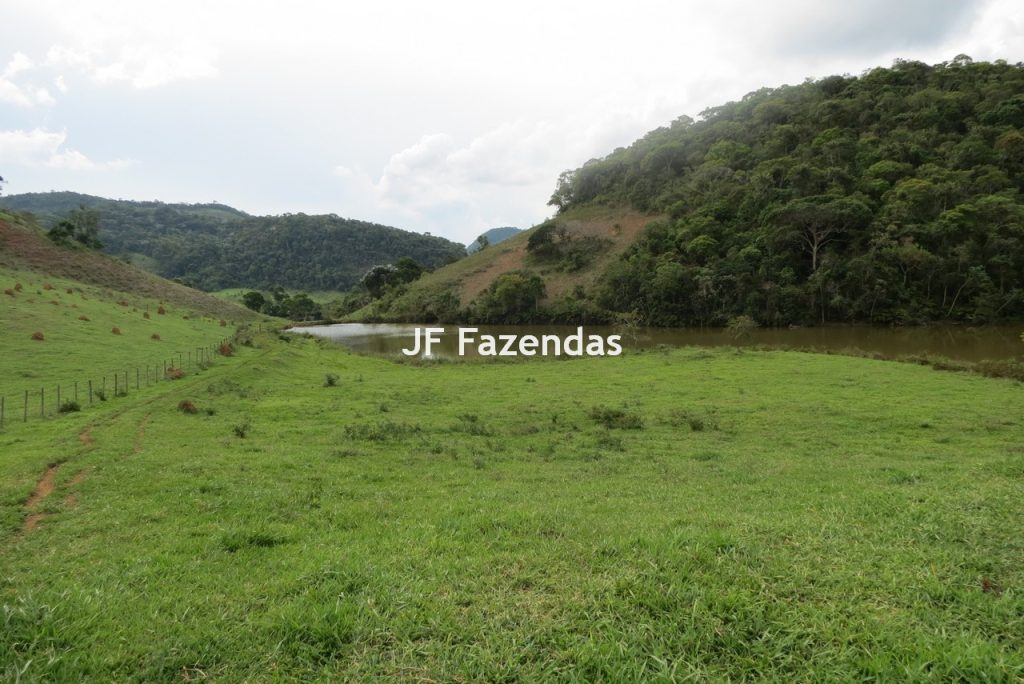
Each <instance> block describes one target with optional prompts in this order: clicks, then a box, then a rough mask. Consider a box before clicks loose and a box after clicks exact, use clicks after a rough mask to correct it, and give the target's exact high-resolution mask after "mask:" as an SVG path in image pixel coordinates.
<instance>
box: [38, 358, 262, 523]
mask: <svg viewBox="0 0 1024 684" xmlns="http://www.w3.org/2000/svg"><path fill="white" fill-rule="evenodd" d="M268 353H269V351H268V352H264V353H262V354H260V355H259V356H258V357H257V359H261V358H263V357H265V356H266V355H267V354H268ZM255 360H256V359H252V360H249V361H247V363H251V362H252V361H255ZM243 365H244V364H243ZM193 378H195V376H193ZM183 384H184V385H185V386H189V385H192V384H193V383H183ZM178 390H179V388H177V387H174V388H172V387H168V389H167V391H164V392H160V393H159V394H157V395H156V396H154V397H150V398H148V399H146V400H145V401H143V402H142V403H141V404H136V405H134V406H126V407H124V408H122V409H119V410H115V411H112V412H111V413H109V414H107V415H106V416H103V417H101V418H99V419H98V420H97V421H95V422H94V423H92V424H90V425H87V426H86V427H85V428H84V429H83V430H82V431H81V432H80V433H79V434H78V439H79V441H80V442H81V443H82V447H81V449H80V450H79V451H78V452H77V453H76V454H75V455H76V456H78V455H81V454H82V453H85V452H86V451H88V450H90V449H91V448H92V447H93V446H94V443H93V436H92V429H93V428H94V427H96V425H97V424H101V425H112V424H113V423H115V422H116V421H117V420H119V419H120V418H121V417H122V416H124V414H126V413H128V412H129V411H132V410H134V409H137V408H139V407H140V406H152V405H153V404H155V403H157V402H158V401H162V400H164V399H166V398H167V396H169V395H170V394H172V393H173V392H175V391H178ZM152 415H153V414H152V413H147V414H146V415H145V416H143V418H142V420H141V421H140V422H139V426H138V428H137V429H136V432H135V440H134V442H133V444H132V451H131V455H135V454H139V453H141V452H142V449H143V440H144V439H145V436H146V426H147V425H148V424H149V421H150V418H151V417H152ZM68 460H69V459H64V460H63V461H57V462H54V463H51V464H50V465H49V466H47V469H46V472H45V473H43V476H42V477H41V478H40V479H39V481H38V482H37V483H36V487H35V489H34V490H33V491H32V494H31V495H30V496H29V497H28V499H27V500H26V501H25V505H24V508H25V511H26V513H27V515H26V516H25V521H24V522H23V523H22V526H21V533H22V535H25V534H28V533H30V532H32V531H33V530H35V529H36V528H37V527H38V526H39V523H40V522H41V521H42V520H43V518H45V517H47V515H48V514H47V513H46V512H44V511H40V510H38V509H39V507H40V506H41V505H42V503H43V502H44V501H45V500H46V499H47V497H49V496H50V495H51V494H53V492H54V491H55V490H56V489H57V485H56V478H57V472H58V470H59V469H60V467H61V466H62V465H63V464H64V463H66V462H67V461H68ZM91 470H92V469H91V468H83V469H82V470H80V471H78V472H77V473H75V475H74V476H73V477H72V478H71V479H70V480H68V481H67V482H66V483H65V484H63V485H62V486H61V489H72V488H74V487H76V486H77V485H79V484H80V483H81V482H82V480H84V479H85V478H86V477H87V476H88V474H89V472H90V471H91ZM77 503H78V498H77V497H76V496H75V493H74V492H73V491H72V492H69V493H68V494H67V496H65V498H64V504H65V505H66V506H69V507H70V506H74V505H76V504H77Z"/></svg>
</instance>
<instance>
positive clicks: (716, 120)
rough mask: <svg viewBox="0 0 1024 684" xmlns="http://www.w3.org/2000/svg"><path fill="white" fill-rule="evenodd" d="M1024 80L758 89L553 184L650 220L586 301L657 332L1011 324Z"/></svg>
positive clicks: (942, 73) (1022, 292)
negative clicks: (631, 314)
mask: <svg viewBox="0 0 1024 684" xmlns="http://www.w3.org/2000/svg"><path fill="white" fill-rule="evenodd" d="M1022 190H1024V68H1022V65H1021V64H1007V63H1004V62H994V63H987V62H974V61H972V60H971V59H970V58H968V57H964V56H960V57H957V58H956V59H954V60H952V61H951V62H947V63H942V64H938V65H935V66H929V65H926V64H923V63H920V62H912V61H897V62H896V63H895V64H894V65H893V66H892V68H887V69H886V68H878V69H873V70H871V71H869V72H866V73H864V74H863V75H861V76H859V77H853V76H830V77H828V78H824V79H821V80H818V81H808V82H805V83H803V84H801V85H796V86H782V87H779V88H765V89H762V90H759V91H756V92H753V93H750V94H749V95H747V96H746V97H744V98H743V99H742V100H740V101H739V102H732V103H729V104H726V105H723V106H720V107H715V108H712V109H708V110H706V111H705V112H703V113H702V114H701V116H700V119H699V120H698V121H694V120H692V119H690V118H688V117H685V116H684V117H680V118H679V119H677V120H676V121H674V122H673V123H672V125H670V126H668V127H665V128H659V129H657V130H655V131H651V132H650V133H648V134H647V135H646V136H644V137H643V138H642V139H640V140H638V141H636V142H635V143H633V144H632V145H630V146H629V147H628V148H625V149H622V148H620V149H618V150H616V151H615V152H613V153H612V154H610V155H608V156H607V157H604V158H603V159H596V160H591V161H590V162H588V163H586V164H585V165H583V166H582V167H581V168H579V169H576V170H574V171H567V172H565V173H564V174H562V176H561V177H560V178H559V181H558V185H557V188H556V190H555V193H554V195H553V196H552V198H551V204H553V205H554V206H556V207H557V208H558V210H559V211H560V212H567V211H570V210H572V209H574V208H577V207H582V206H587V205H592V204H605V205H613V206H617V205H623V204H631V205H633V206H634V207H637V208H639V209H641V210H643V211H647V212H650V213H652V214H659V215H663V216H664V218H663V219H662V220H658V221H656V222H655V223H654V224H652V225H651V226H650V227H649V228H648V230H647V231H646V232H645V234H644V235H643V237H642V238H641V239H640V240H639V241H638V242H637V243H636V244H635V245H634V246H633V247H632V248H631V249H630V250H629V251H628V252H627V253H626V254H625V255H624V256H623V258H622V259H621V260H620V261H618V262H617V263H616V264H615V265H614V266H613V267H612V268H611V269H610V270H609V271H608V272H607V273H605V274H604V275H603V278H602V281H601V285H600V286H599V287H598V288H597V290H595V291H594V292H593V293H592V296H593V298H594V300H595V302H596V303H597V304H598V305H599V306H601V307H603V308H604V309H605V310H608V311H618V312H624V311H636V312H637V313H638V314H639V315H640V316H641V317H642V318H643V320H645V321H646V322H648V323H652V324H655V325H694V324H723V323H725V322H726V321H727V320H728V319H730V318H732V317H735V316H741V315H747V316H751V317H753V318H754V319H755V320H757V321H758V322H760V323H762V324H770V325H780V324H793V323H808V322H827V321H870V322H877V323H921V322H928V321H938V320H957V321H972V322H984V321H993V320H998V319H1006V318H1014V319H1020V318H1024V203H1022V194H1021V192H1022Z"/></svg>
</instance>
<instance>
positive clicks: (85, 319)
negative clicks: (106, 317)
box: [78, 314, 89, 321]
mask: <svg viewBox="0 0 1024 684" xmlns="http://www.w3.org/2000/svg"><path fill="white" fill-rule="evenodd" d="M78 320H80V321H88V320H89V317H88V316H86V315H85V314H82V315H81V316H79V317H78Z"/></svg>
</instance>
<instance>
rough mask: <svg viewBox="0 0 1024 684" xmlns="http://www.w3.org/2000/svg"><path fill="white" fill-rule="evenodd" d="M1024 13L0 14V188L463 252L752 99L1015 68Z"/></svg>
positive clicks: (20, 0) (49, 10) (101, 5)
mask: <svg viewBox="0 0 1024 684" xmlns="http://www.w3.org/2000/svg"><path fill="white" fill-rule="evenodd" d="M1022 8H1024V3H1022V2H1020V1H1019V0H1016V1H1008V0H992V1H979V2H967V1H965V0H953V1H949V2H946V1H931V2H928V1H924V0H863V1H860V2H855V1H852V0H850V1H847V2H822V1H821V0H798V1H776V2H763V1H762V2H738V1H732V2H728V1H726V2H712V1H711V0H706V1H705V2H700V3H697V2H686V1H682V0H674V1H673V0H666V1H663V2H645V1H643V0H639V1H635V2H631V3H626V2H616V3H610V2H595V1H593V0H590V1H588V2H552V1H550V0H549V1H546V2H534V1H533V0H525V1H523V0H518V1H516V2H507V3H502V4H500V5H499V4H497V3H490V2H485V1H481V0H476V1H474V2H450V1H447V0H434V1H432V2H423V1H422V0H420V1H416V2H387V1H377V2H361V3H358V4H357V3H353V2H346V1H344V0H334V1H331V0H323V1H320V0H294V1H293V2H288V3H285V2H273V1H270V0H245V1H237V2H236V1H234V0H202V1H201V2H194V1H193V0H174V2H158V1H149V0H147V1H146V2H138V1H137V0H136V1H119V0H88V1H82V0H78V1H76V0H63V1H62V0H0V176H3V177H4V178H6V179H7V180H8V184H7V185H6V186H5V188H4V193H5V194H11V193H20V192H34V191H47V190H51V189H52V190H75V191H79V192H86V193H91V194H96V195H102V196H106V197H115V198H117V197H120V198H125V199H159V200H163V201H168V202H208V201H212V200H216V201H219V202H224V203H226V204H230V205H232V206H235V207H238V208H240V209H243V210H245V211H248V212H251V213H257V214H280V213H286V212H292V213H297V212H305V213H335V214H339V215H341V216H347V217H351V218H359V219H364V220H370V221H376V222H380V223H385V224H389V225H394V226H397V227H399V228H405V229H408V230H415V231H419V232H423V231H430V232H432V233H434V234H435V235H444V236H446V237H449V238H451V239H454V240H458V241H460V242H468V241H470V240H471V239H472V238H474V237H475V236H476V235H477V234H479V233H480V232H482V231H483V230H486V229H487V228H491V227H495V226H502V225H515V226H519V227H528V226H530V225H532V224H534V223H536V222H538V221H540V220H542V219H543V218H545V217H546V216H548V215H549V214H550V211H551V210H550V208H549V207H547V206H546V203H547V200H548V198H549V197H550V195H551V191H552V190H553V189H554V184H555V179H556V178H557V176H558V174H559V173H560V172H561V171H562V170H564V169H567V168H575V167H577V166H580V165H581V164H582V163H583V162H585V161H587V160H588V159H590V158H592V157H598V156H603V155H605V154H607V153H609V152H611V151H612V150H613V149H615V148H616V147H619V146H624V145H628V144H629V143H630V142H632V141H633V140H635V139H636V138H638V137H639V136H641V135H643V134H644V133H645V132H646V131H648V130H650V129H652V128H656V127H658V126H661V125H665V124H667V123H669V122H671V121H672V120H673V119H675V118H676V117H678V116H679V115H681V114H687V115H690V116H693V117H695V118H696V116H697V115H698V113H699V112H700V111H701V110H703V109H705V108H706V107H709V106H714V105H718V104H722V103H724V102H726V101H729V100H735V99H737V98H739V97H742V96H743V95H744V94H745V93H747V92H749V91H751V90H755V89H757V88H760V87H762V86H777V85H781V84H783V83H799V82H801V81H803V80H804V79H805V78H808V77H815V78H817V77H821V76H826V75H829V74H833V73H849V74H859V73H861V72H862V71H864V70H866V69H869V68H871V67H874V66H888V65H890V64H891V63H892V60H893V59H894V58H897V57H901V58H906V59H919V60H922V61H925V62H929V63H936V62H940V61H945V60H949V59H952V58H953V57H954V56H956V55H957V54H960V53H965V54H969V55H971V56H972V57H974V58H975V59H1005V60H1007V61H1009V62H1018V61H1022V60H1024V10H1022Z"/></svg>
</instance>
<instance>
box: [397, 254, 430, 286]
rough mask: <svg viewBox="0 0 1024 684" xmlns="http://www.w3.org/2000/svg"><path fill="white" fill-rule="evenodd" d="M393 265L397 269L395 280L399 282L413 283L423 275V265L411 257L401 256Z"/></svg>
mask: <svg viewBox="0 0 1024 684" xmlns="http://www.w3.org/2000/svg"><path fill="white" fill-rule="evenodd" d="M392 266H394V269H395V278H394V280H395V282H397V283H411V282H413V281H414V280H418V279H419V277H420V276H421V275H423V267H422V266H420V265H419V264H418V263H416V260H415V259H413V258H411V257H407V256H404V257H401V258H399V259H398V260H397V261H395V263H394V264H392Z"/></svg>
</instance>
